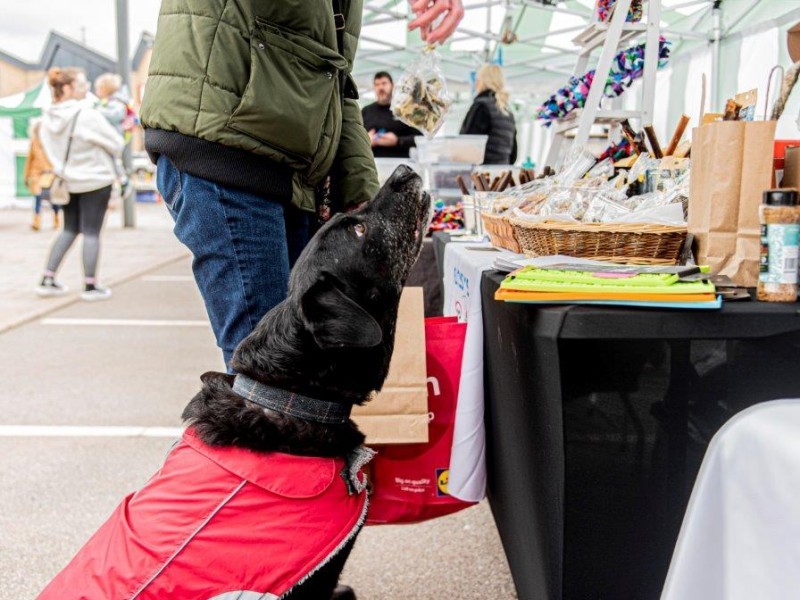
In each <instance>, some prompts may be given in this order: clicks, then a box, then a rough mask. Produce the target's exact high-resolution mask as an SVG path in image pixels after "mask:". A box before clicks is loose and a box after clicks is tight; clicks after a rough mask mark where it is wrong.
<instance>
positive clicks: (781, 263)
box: [757, 189, 800, 302]
mask: <svg viewBox="0 0 800 600" xmlns="http://www.w3.org/2000/svg"><path fill="white" fill-rule="evenodd" d="M797 201H798V194H797V190H795V189H782V190H767V191H766V192H764V203H763V204H762V205H761V206H759V207H758V215H759V219H760V221H761V261H760V264H759V273H758V292H757V296H758V299H759V300H763V301H765V302H795V301H797V256H798V240H800V207H798V206H797Z"/></svg>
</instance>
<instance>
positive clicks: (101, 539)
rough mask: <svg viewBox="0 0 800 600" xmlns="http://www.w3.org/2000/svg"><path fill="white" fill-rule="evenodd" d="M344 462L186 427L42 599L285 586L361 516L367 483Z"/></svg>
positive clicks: (192, 595) (320, 561) (265, 591)
mask: <svg viewBox="0 0 800 600" xmlns="http://www.w3.org/2000/svg"><path fill="white" fill-rule="evenodd" d="M359 466H360V465H359ZM343 467H344V461H342V460H334V459H330V458H314V457H303V456H293V455H289V454H281V453H277V452H272V453H267V454H261V453H257V452H253V451H250V450H246V449H243V448H235V447H213V446H208V445H207V444H204V443H203V442H202V441H200V439H199V438H198V437H197V436H196V435H195V434H194V433H193V432H192V431H191V430H187V431H186V433H184V436H183V439H182V440H181V441H180V442H179V443H178V444H177V445H176V446H175V448H173V450H172V451H171V452H170V454H169V456H168V457H167V460H166V461H165V463H164V465H163V466H162V468H161V469H160V470H159V471H158V472H157V473H156V474H155V475H154V476H153V477H152V478H151V479H150V481H149V482H148V483H147V484H146V485H145V487H144V488H142V489H141V490H139V491H138V492H135V493H133V494H131V495H130V496H128V497H127V498H125V499H124V500H123V501H122V503H121V504H120V505H119V506H118V507H117V509H116V510H115V511H114V513H113V514H112V515H111V517H110V518H109V519H108V520H107V521H106V522H105V523H104V524H103V526H102V527H101V528H100V529H99V530H98V531H97V533H95V534H94V536H92V538H91V539H90V540H89V541H88V542H87V543H86V545H85V546H84V547H83V548H81V550H80V551H79V552H78V554H77V555H76V556H75V557H74V558H73V559H72V561H71V562H70V563H69V564H68V565H67V566H66V568H64V570H62V571H61V572H60V573H59V574H58V575H57V576H56V577H55V579H53V581H51V582H50V584H49V585H48V586H47V588H45V590H44V591H43V592H42V593H41V595H40V596H39V599H40V600H51V599H52V600H55V599H58V600H63V598H66V597H69V598H81V599H86V600H112V599H133V598H136V599H137V600H145V599H152V600H156V599H158V600H163V599H165V598H170V599H171V600H181V599H187V600H188V599H192V600H195V599H198V598H214V597H216V596H221V595H223V594H231V596H230V597H237V598H238V597H240V596H236V595H235V594H234V593H235V592H250V595H246V594H245V595H243V596H242V597H254V598H255V597H262V598H264V599H268V598H272V597H275V598H277V597H280V596H281V595H283V594H284V593H286V592H287V591H288V590H290V589H291V588H292V587H294V586H295V585H297V584H298V583H299V582H300V581H301V580H303V579H304V578H306V577H308V576H309V575H310V574H312V573H314V571H315V570H317V569H318V568H319V567H321V566H322V565H324V564H325V562H326V561H327V560H328V559H330V558H331V557H332V556H334V555H335V554H336V552H337V551H338V550H339V549H341V548H342V547H343V546H344V545H345V544H346V543H347V542H348V541H350V540H351V539H352V538H353V537H354V536H355V535H356V534H357V533H358V531H359V530H360V528H361V526H362V525H363V523H364V518H365V516H366V512H367V504H368V503H367V495H366V492H365V491H363V486H359V487H361V488H362V491H360V492H359V493H357V494H355V495H349V494H348V492H347V488H346V485H345V481H344V479H343V478H342V477H341V476H340V472H341V470H342V468H343ZM357 481H358V482H359V483H361V484H363V483H364V475H363V474H360V478H359V479H357Z"/></svg>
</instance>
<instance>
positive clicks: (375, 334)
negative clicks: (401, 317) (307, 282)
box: [300, 271, 383, 350]
mask: <svg viewBox="0 0 800 600" xmlns="http://www.w3.org/2000/svg"><path fill="white" fill-rule="evenodd" d="M337 283H338V284H339V285H337ZM340 285H341V286H343V284H342V282H341V281H340V280H339V279H338V278H337V277H336V276H335V275H333V274H331V273H329V272H327V271H323V272H322V273H320V276H319V278H318V279H317V281H315V282H314V283H313V284H312V286H311V287H310V288H309V289H308V290H307V291H306V292H305V294H303V297H302V299H301V300H300V306H301V309H302V313H303V321H304V323H305V325H306V327H307V328H308V330H309V331H310V332H311V334H312V335H313V336H314V340H315V341H316V342H317V345H318V346H319V347H320V348H322V349H323V350H326V349H329V348H372V347H374V346H377V345H378V344H380V343H381V340H382V339H383V331H382V330H381V326H380V325H379V324H378V322H377V321H376V320H375V319H374V318H373V317H372V315H370V314H369V313H368V312H367V311H365V310H364V309H363V308H361V306H359V305H358V304H357V303H356V302H354V301H353V300H352V299H351V298H349V297H348V296H347V294H345V293H344V292H343V291H342V290H341V289H340V287H339V286H340Z"/></svg>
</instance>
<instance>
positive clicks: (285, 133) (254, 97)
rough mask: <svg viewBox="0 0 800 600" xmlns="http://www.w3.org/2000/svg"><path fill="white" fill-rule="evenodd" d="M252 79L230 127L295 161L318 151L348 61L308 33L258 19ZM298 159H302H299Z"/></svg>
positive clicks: (310, 159)
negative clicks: (342, 70)
mask: <svg viewBox="0 0 800 600" xmlns="http://www.w3.org/2000/svg"><path fill="white" fill-rule="evenodd" d="M250 58H251V62H250V80H249V82H248V84H247V87H246V88H245V91H244V94H243V95H242V99H241V102H240V103H239V105H238V106H237V107H236V109H235V110H234V111H233V114H232V115H231V117H230V119H229V120H228V126H229V127H231V128H232V129H235V130H236V131H238V132H240V133H243V134H245V135H248V136H250V137H252V138H254V139H256V140H258V141H260V142H262V143H264V144H267V145H268V146H270V147H272V148H274V149H276V150H279V151H280V152H282V153H284V154H286V156H287V159H289V162H293V163H295V164H296V166H300V165H303V164H304V165H306V166H307V165H310V164H311V163H312V162H313V160H314V155H315V154H316V153H317V151H318V149H319V146H320V141H321V139H322V133H323V129H324V126H325V122H326V119H327V118H328V113H329V112H330V109H331V103H332V102H335V101H338V98H335V97H334V95H335V93H336V90H337V87H338V86H337V85H336V81H337V77H338V76H339V71H340V70H341V69H345V68H346V67H347V61H346V60H345V58H344V57H343V56H341V55H339V54H338V53H336V52H334V51H332V50H330V49H329V48H327V47H326V46H324V45H323V44H320V43H318V42H316V41H315V40H313V39H311V38H308V37H306V36H303V35H300V34H297V33H294V32H292V31H289V30H287V29H285V28H282V27H278V26H276V25H273V24H271V23H269V22H267V21H264V20H262V19H259V18H256V22H255V26H254V28H253V34H252V36H251V42H250ZM298 162H299V164H297V163H298Z"/></svg>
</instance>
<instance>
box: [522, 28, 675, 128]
mask: <svg viewBox="0 0 800 600" xmlns="http://www.w3.org/2000/svg"><path fill="white" fill-rule="evenodd" d="M670 43H671V42H668V41H667V40H665V39H664V38H663V37H661V38H659V45H658V68H662V67H664V66H666V64H667V61H668V60H669V53H670V49H669V45H670ZM644 47H645V45H644V44H639V45H637V46H631V47H630V48H626V49H625V50H622V51H620V52H619V53H618V54H617V55H616V56H615V57H614V60H613V62H612V63H611V71H610V72H609V74H608V81H606V87H605V90H603V95H604V96H605V97H606V98H616V97H617V96H620V95H622V93H623V92H624V91H625V90H626V89H628V88H629V87H630V86H631V84H632V83H633V82H634V81H636V80H637V79H638V78H639V77H641V76H642V73H643V72H644ZM594 74H595V71H594V69H592V70H591V71H589V72H588V73H586V74H585V75H583V76H582V77H575V76H574V75H573V76H572V77H570V78H569V82H568V83H567V85H565V86H564V87H562V88H561V89H559V90H558V91H557V92H556V93H555V94H553V95H552V96H550V98H549V99H548V100H547V101H546V102H545V103H544V104H542V105H541V106H540V107H539V108H538V110H537V115H536V118H537V119H539V120H540V121H545V125H550V124H551V123H552V122H553V121H554V120H556V119H562V118H564V117H566V116H567V115H569V114H570V113H571V112H572V111H574V110H575V109H576V108H582V107H583V105H584V104H585V103H586V97H587V96H588V95H589V89H590V88H591V86H592V81H593V80H594Z"/></svg>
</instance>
